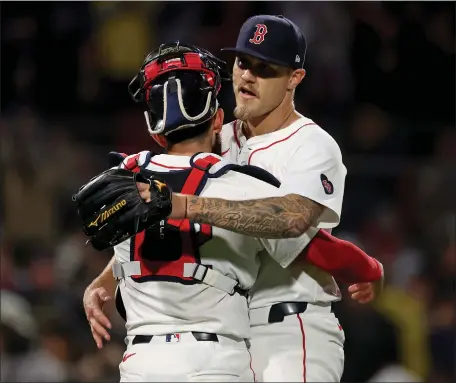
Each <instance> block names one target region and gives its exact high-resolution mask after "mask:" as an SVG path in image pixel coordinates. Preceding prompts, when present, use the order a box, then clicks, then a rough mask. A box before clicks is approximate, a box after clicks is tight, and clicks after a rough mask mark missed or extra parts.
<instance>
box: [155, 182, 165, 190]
mask: <svg viewBox="0 0 456 383" xmlns="http://www.w3.org/2000/svg"><path fill="white" fill-rule="evenodd" d="M154 183H155V186H157V189H158V191H160V192H161V191H162V189H163V187H164V186H165V187H166V184H165V183H163V182H160V181H158V180H154Z"/></svg>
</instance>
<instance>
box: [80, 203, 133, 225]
mask: <svg viewBox="0 0 456 383" xmlns="http://www.w3.org/2000/svg"><path fill="white" fill-rule="evenodd" d="M126 204H127V201H126V200H124V199H123V200H122V201H120V202H118V203H116V204H115V205H114V206H113V207H111V208H109V209H108V210H105V211H104V212H103V213H100V214H98V217H97V218H96V219H95V220H94V221H93V222H90V224H89V226H88V227H92V226H95V227H97V226H98V223H103V222H104V221H106V220H107V219H108V218H109V217H110V216H111V215H113V214H114V213H115V212H116V211H119V210H120V209H122V207H124V206H125V205H126Z"/></svg>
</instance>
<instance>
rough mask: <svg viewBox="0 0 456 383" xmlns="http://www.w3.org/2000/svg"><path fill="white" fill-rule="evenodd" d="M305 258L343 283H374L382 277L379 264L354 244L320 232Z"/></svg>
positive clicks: (305, 251) (311, 243)
mask: <svg viewBox="0 0 456 383" xmlns="http://www.w3.org/2000/svg"><path fill="white" fill-rule="evenodd" d="M302 255H303V257H304V258H305V259H306V260H307V261H309V262H311V263H313V264H314V265H315V266H318V267H319V268H321V269H323V270H325V271H326V272H328V273H330V274H331V275H332V276H333V277H334V278H335V279H337V280H338V281H340V282H342V283H360V282H373V281H376V280H378V279H380V278H381V277H382V269H381V267H380V264H379V262H378V261H377V260H376V259H375V258H372V257H370V256H368V255H367V254H366V253H365V252H364V251H362V250H361V249H360V248H359V247H357V246H355V245H354V244H352V243H350V242H348V241H344V240H342V239H338V238H336V237H334V236H332V235H331V234H329V233H327V232H325V231H324V230H320V231H319V232H318V233H317V235H316V236H315V237H314V239H312V241H311V242H310V244H309V245H308V246H307V248H306V250H304V252H303V254H302Z"/></svg>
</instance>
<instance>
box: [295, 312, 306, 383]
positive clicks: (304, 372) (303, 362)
mask: <svg viewBox="0 0 456 383" xmlns="http://www.w3.org/2000/svg"><path fill="white" fill-rule="evenodd" d="M297 315H298V321H299V327H300V328H301V335H302V377H303V382H304V383H306V375H307V371H306V333H305V332H304V325H303V324H302V318H301V316H300V315H299V314H297Z"/></svg>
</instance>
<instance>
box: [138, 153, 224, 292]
mask: <svg viewBox="0 0 456 383" xmlns="http://www.w3.org/2000/svg"><path fill="white" fill-rule="evenodd" d="M194 157H195V156H193V157H192V159H191V161H190V163H191V169H189V170H181V171H173V172H169V173H163V172H153V171H149V170H147V173H148V174H149V173H150V174H154V175H156V176H157V177H160V178H163V179H164V180H165V181H166V182H167V183H168V184H169V185H171V187H172V189H173V191H175V192H181V193H183V194H189V195H199V194H200V193H201V191H202V190H203V189H204V186H205V184H206V182H207V179H208V176H209V174H208V170H209V168H210V167H211V166H212V165H213V164H215V163H217V162H219V161H220V160H219V159H218V158H216V157H213V156H210V155H209V156H207V157H204V158H200V159H197V160H196V161H193V158H194ZM149 162H150V159H149V161H148V162H147V164H148V163H149ZM147 164H145V165H143V166H141V168H143V169H144V168H145V167H146V166H147ZM132 170H133V171H139V170H140V167H136V168H134V169H132ZM183 177H185V182H184V184H183V186H182V187H179V186H180V185H179V183H181V182H180V181H181V180H182V178H183ZM172 227H174V228H176V230H175V231H173V230H172ZM197 228H198V229H199V230H197ZM162 230H163V231H162ZM165 233H167V234H165ZM170 233H172V234H170ZM171 235H172V237H171ZM162 236H163V237H162ZM165 236H168V238H169V242H166V241H163V242H162V240H163V239H164V237H165ZM160 238H162V239H160ZM211 238H212V228H211V226H210V225H207V224H201V225H198V226H196V225H194V224H193V223H191V222H190V221H189V220H188V219H183V220H167V221H166V222H164V221H162V222H161V223H160V224H159V225H158V224H157V225H154V227H152V228H150V229H147V230H145V231H142V232H140V233H138V234H137V235H136V236H135V237H133V238H132V239H131V244H130V260H131V261H139V262H140V265H141V274H140V275H136V276H133V275H132V276H131V278H132V279H133V280H134V281H135V282H139V283H142V282H146V281H154V280H155V281H157V280H158V281H170V282H179V283H183V284H195V283H198V281H196V280H195V279H194V278H192V277H184V276H183V271H184V264H188V263H196V264H200V263H201V259H200V255H199V247H200V246H202V245H203V244H204V243H205V242H207V241H208V240H210V239H211ZM178 242H180V244H179V243H178ZM157 244H160V245H161V246H158V245H157ZM168 251H169V254H166V253H167V252H168ZM168 255H169V258H167V257H168Z"/></svg>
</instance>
